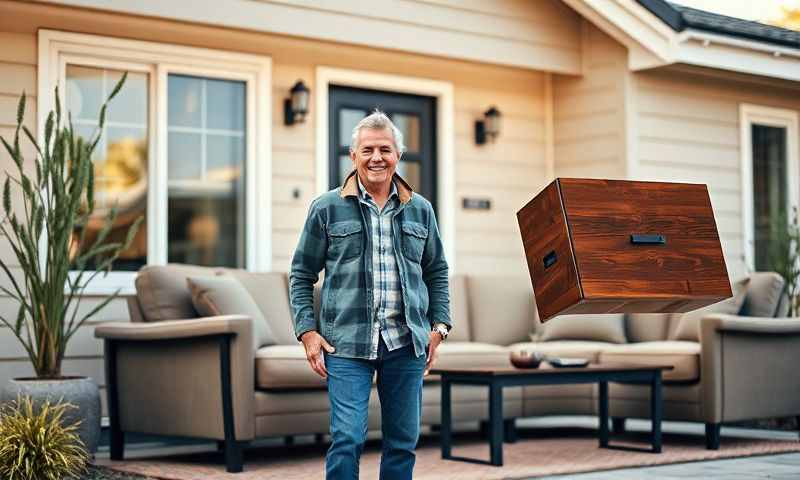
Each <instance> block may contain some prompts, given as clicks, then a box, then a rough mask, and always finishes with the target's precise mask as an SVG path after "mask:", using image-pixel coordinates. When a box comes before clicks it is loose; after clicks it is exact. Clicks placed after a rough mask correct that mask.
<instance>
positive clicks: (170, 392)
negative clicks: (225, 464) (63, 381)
mask: <svg viewBox="0 0 800 480" xmlns="http://www.w3.org/2000/svg"><path fill="white" fill-rule="evenodd" d="M95 336H96V337H98V338H102V339H104V340H105V349H106V351H105V357H106V385H107V393H108V400H109V401H108V409H109V416H110V417H111V418H110V420H111V428H112V434H113V431H114V430H115V428H116V429H118V431H120V432H125V431H129V432H139V433H152V434H161V435H176V436H186V437H195V438H209V439H217V440H225V439H230V438H231V437H232V436H233V437H234V438H235V440H237V441H242V440H250V439H252V438H253V437H254V435H255V413H254V411H255V410H254V409H255V407H254V402H255V374H254V368H255V352H254V350H253V322H252V319H251V318H250V317H248V316H246V315H220V316H213V317H203V318H194V319H184V320H167V321H160V322H151V323H125V322H115V323H106V324H103V325H100V326H98V327H96V328H95Z"/></svg>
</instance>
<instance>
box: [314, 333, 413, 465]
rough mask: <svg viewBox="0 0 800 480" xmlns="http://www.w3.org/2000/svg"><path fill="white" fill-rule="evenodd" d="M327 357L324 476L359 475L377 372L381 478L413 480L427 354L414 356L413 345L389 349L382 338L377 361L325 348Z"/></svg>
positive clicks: (325, 356)
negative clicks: (327, 428)
mask: <svg viewBox="0 0 800 480" xmlns="http://www.w3.org/2000/svg"><path fill="white" fill-rule="evenodd" d="M323 352H324V351H323ZM324 358H325V368H326V369H327V370H328V399H329V401H330V405H331V446H330V448H328V453H327V456H326V458H325V472H326V478H327V479H328V480H357V479H358V467H359V459H360V457H361V451H362V450H363V448H364V441H365V440H366V436H367V408H368V403H369V394H370V390H371V387H372V379H373V377H374V376H375V372H377V373H378V378H377V384H378V398H379V399H380V403H381V430H382V434H383V435H382V436H383V448H382V452H381V467H380V479H381V480H411V478H412V472H413V471H414V461H415V460H416V456H415V453H414V449H415V448H416V446H417V440H418V439H419V428H420V420H421V417H422V374H423V372H424V371H425V362H426V355H420V356H419V357H415V356H414V347H413V346H412V345H406V346H404V347H401V348H398V349H396V350H392V351H389V350H388V349H387V348H386V345H385V344H384V342H383V339H382V338H381V339H380V344H379V346H378V358H377V359H376V360H366V359H360V358H346V357H337V356H335V355H329V354H328V353H327V352H324Z"/></svg>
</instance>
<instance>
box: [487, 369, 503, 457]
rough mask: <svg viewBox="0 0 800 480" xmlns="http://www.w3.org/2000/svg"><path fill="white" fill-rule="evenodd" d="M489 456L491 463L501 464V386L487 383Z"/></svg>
mask: <svg viewBox="0 0 800 480" xmlns="http://www.w3.org/2000/svg"><path fill="white" fill-rule="evenodd" d="M489 458H490V461H491V464H492V465H496V466H501V465H503V387H501V386H500V385H498V384H497V383H495V382H492V383H490V384H489Z"/></svg>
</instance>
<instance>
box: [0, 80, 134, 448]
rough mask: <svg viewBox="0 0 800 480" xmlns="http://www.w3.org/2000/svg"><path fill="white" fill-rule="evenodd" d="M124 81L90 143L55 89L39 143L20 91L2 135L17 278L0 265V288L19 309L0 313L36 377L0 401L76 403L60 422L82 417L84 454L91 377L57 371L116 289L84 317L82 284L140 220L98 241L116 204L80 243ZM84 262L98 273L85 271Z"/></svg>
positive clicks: (94, 404)
mask: <svg viewBox="0 0 800 480" xmlns="http://www.w3.org/2000/svg"><path fill="white" fill-rule="evenodd" d="M126 77H127V74H125V75H123V77H122V78H121V79H120V81H119V82H118V83H117V84H116V86H115V87H114V89H113V90H112V92H111V94H110V95H109V96H108V98H107V99H106V101H105V103H103V105H102V107H101V108H100V116H99V126H98V128H97V130H96V131H95V133H94V134H93V136H92V138H91V139H88V140H86V139H84V138H82V137H80V136H78V135H77V134H76V133H75V131H74V130H73V127H72V120H71V117H70V116H69V115H67V118H68V121H66V122H62V120H63V119H62V113H61V103H60V100H59V95H58V87H56V89H55V100H56V103H55V107H56V108H55V112H53V111H51V112H49V115H48V116H47V120H46V122H45V127H44V142H43V144H41V145H40V144H39V143H38V142H37V141H36V139H35V137H34V135H33V134H32V133H31V132H30V130H29V129H28V128H27V127H24V126H22V122H23V118H24V115H25V93H24V92H23V94H22V96H21V98H20V101H19V106H18V108H17V127H16V131H15V133H14V138H13V140H12V141H8V140H6V139H5V138H2V137H0V140H2V143H3V146H4V147H5V149H6V150H7V151H8V153H9V154H10V155H11V158H12V159H13V161H14V163H15V164H16V167H17V176H14V175H12V174H11V173H9V172H6V178H5V182H4V184H3V218H2V222H0V233H2V234H3V236H4V237H5V241H6V242H8V245H9V246H8V247H6V248H11V249H12V250H13V252H14V255H15V257H16V261H17V264H18V271H21V272H22V276H21V278H20V276H19V274H14V272H12V267H10V266H9V265H7V264H6V262H5V261H3V260H2V259H0V268H2V270H3V272H5V274H6V275H7V277H8V281H9V284H10V285H9V287H4V286H0V289H2V291H3V292H4V293H5V294H6V295H8V296H9V297H11V298H13V299H14V300H16V301H17V303H18V305H19V307H18V309H17V312H16V316H15V317H11V315H8V316H7V317H6V316H3V315H2V314H1V313H0V321H2V323H3V324H5V325H6V326H7V327H8V328H9V329H10V330H11V332H13V334H14V336H15V337H16V338H17V339H18V340H19V342H20V343H21V344H22V346H23V347H24V349H25V351H26V353H27V355H28V358H30V361H31V363H32V365H33V370H34V371H35V372H36V376H35V377H31V378H15V379H12V380H10V381H9V383H8V384H6V386H5V387H4V389H3V392H2V395H0V400H2V401H13V400H15V399H17V398H18V396H19V395H22V396H29V397H31V398H32V399H33V400H34V402H35V403H36V404H44V403H45V402H46V401H48V400H49V401H50V402H58V401H62V400H63V401H64V402H68V403H70V404H72V405H75V406H76V407H77V409H76V410H75V411H74V412H72V413H71V414H65V420H70V421H71V420H74V418H72V417H75V418H77V419H79V420H81V426H80V431H79V434H80V438H81V440H82V441H83V443H84V444H85V445H86V448H87V450H88V451H89V453H94V452H95V451H96V448H97V442H98V439H99V434H100V393H99V389H98V387H97V385H96V384H95V383H94V381H93V380H92V379H91V378H88V377H83V376H71V375H64V374H63V373H62V368H61V367H62V360H63V358H64V353H65V351H66V348H67V343H68V342H69V340H70V339H71V338H72V336H73V335H74V334H75V332H77V331H78V329H79V328H80V327H81V325H83V323H84V322H85V321H86V320H88V319H89V318H91V317H93V316H94V315H96V314H97V313H98V312H99V311H100V310H102V309H103V308H104V307H105V306H106V305H108V303H109V302H110V301H111V300H112V299H113V298H114V297H116V296H117V294H118V293H119V290H117V291H116V292H114V294H112V295H110V296H108V297H106V298H105V299H104V300H103V301H102V302H100V303H99V304H98V305H97V306H95V307H94V308H93V309H91V310H90V311H89V312H88V313H85V314H83V315H78V312H79V308H78V307H79V306H80V302H81V298H82V294H83V292H84V290H85V288H86V286H87V285H88V284H89V282H91V280H92V279H93V278H94V277H95V276H96V275H98V274H99V273H101V272H104V275H107V274H108V272H109V271H110V270H111V266H112V262H113V261H114V260H115V259H116V258H117V256H118V255H119V254H120V252H123V251H124V250H126V249H127V248H128V247H129V246H130V244H131V242H132V240H133V238H134V236H135V235H136V232H137V230H138V228H139V225H140V223H141V221H142V220H143V217H142V216H140V217H138V218H137V219H136V220H135V221H134V222H133V223H132V224H131V226H130V228H129V229H128V231H127V235H126V238H125V241H124V242H105V239H106V237H107V235H108V233H109V232H110V231H111V227H112V225H114V220H115V219H116V216H117V209H116V205H115V206H114V208H112V209H111V210H110V211H109V213H108V214H107V215H106V216H105V223H103V227H102V228H101V230H100V233H99V234H98V235H97V237H96V238H95V239H94V241H93V242H92V244H91V245H84V240H85V237H86V232H87V228H86V227H87V225H88V222H89V221H90V220H92V221H95V220H94V218H92V212H93V211H94V208H95V201H94V165H93V163H92V160H91V157H92V152H93V151H94V149H95V147H96V146H97V143H98V140H99V139H100V136H101V134H102V131H103V125H104V123H105V116H106V107H107V105H108V102H109V101H110V100H111V99H113V98H114V96H115V95H117V93H118V92H119V91H120V89H121V88H122V85H123V83H124V82H125V79H126ZM63 123H65V125H62V124H63ZM20 133H24V135H25V136H26V137H27V139H28V140H29V141H30V142H31V143H32V144H33V145H34V147H35V149H36V158H35V159H34V161H33V165H31V164H26V163H25V161H24V160H23V157H22V153H21V150H20ZM32 167H33V168H32ZM29 172H30V173H29ZM12 188H14V189H17V190H18V192H19V195H20V196H19V197H18V198H20V199H19V200H17V202H18V203H16V204H15V202H12ZM87 265H91V266H92V267H94V266H96V268H92V269H91V270H89V269H88V268H87ZM70 373H71V372H70ZM67 417H69V418H67Z"/></svg>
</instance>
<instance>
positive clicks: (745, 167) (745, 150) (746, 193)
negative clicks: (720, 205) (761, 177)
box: [739, 103, 800, 271]
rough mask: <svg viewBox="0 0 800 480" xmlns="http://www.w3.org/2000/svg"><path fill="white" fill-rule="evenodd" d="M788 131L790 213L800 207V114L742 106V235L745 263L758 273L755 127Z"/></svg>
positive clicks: (787, 167)
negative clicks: (799, 140)
mask: <svg viewBox="0 0 800 480" xmlns="http://www.w3.org/2000/svg"><path fill="white" fill-rule="evenodd" d="M753 124H756V125H766V126H770V127H779V128H785V129H786V163H787V165H786V172H787V175H788V177H789V178H788V180H789V182H788V185H787V186H788V192H787V193H788V200H789V205H787V207H789V212H790V214H791V208H792V207H798V206H800V154H799V153H798V149H797V148H798V135H800V131H798V113H797V111H796V110H789V109H784V108H774V107H767V106H763V105H753V104H747V103H743V104H741V105H740V106H739V129H740V143H741V149H740V151H741V162H740V164H741V173H742V222H743V223H742V235H743V240H744V260H745V265H746V266H747V268H748V269H749V270H750V271H753V270H755V239H754V234H755V216H754V212H753V200H754V192H753V135H752V125H753Z"/></svg>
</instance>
